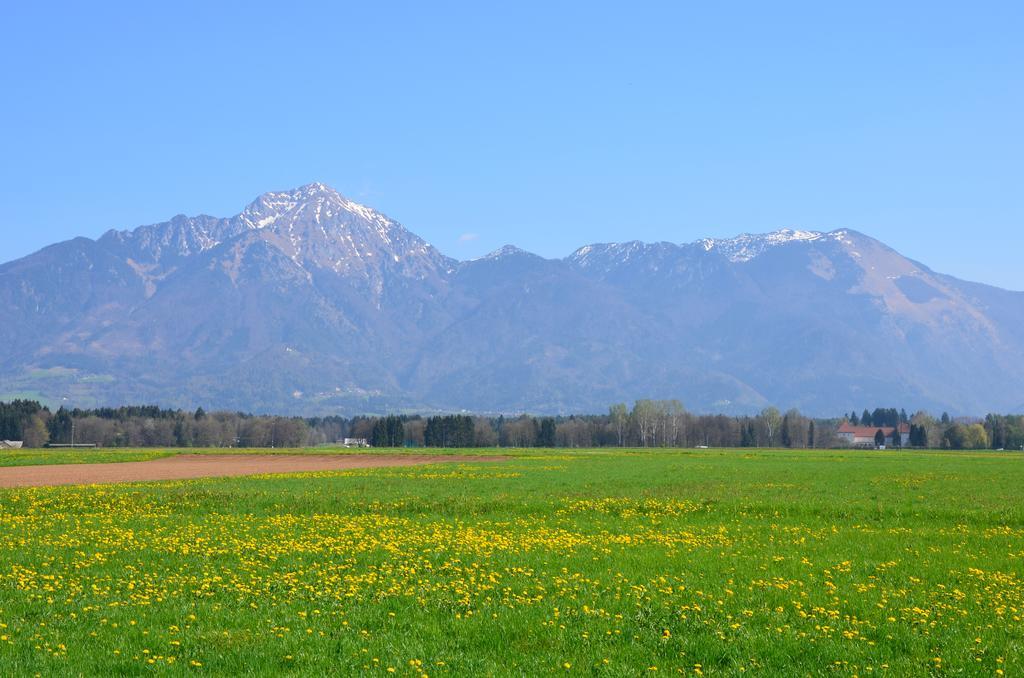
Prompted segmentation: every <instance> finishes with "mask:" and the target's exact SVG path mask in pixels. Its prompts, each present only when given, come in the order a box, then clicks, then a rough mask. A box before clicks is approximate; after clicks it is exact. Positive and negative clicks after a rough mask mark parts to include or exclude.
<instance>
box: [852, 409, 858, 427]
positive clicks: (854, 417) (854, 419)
mask: <svg viewBox="0 0 1024 678" xmlns="http://www.w3.org/2000/svg"><path fill="white" fill-rule="evenodd" d="M850 424H852V425H853V426H860V417H858V416H857V412H856V411H853V412H850Z"/></svg>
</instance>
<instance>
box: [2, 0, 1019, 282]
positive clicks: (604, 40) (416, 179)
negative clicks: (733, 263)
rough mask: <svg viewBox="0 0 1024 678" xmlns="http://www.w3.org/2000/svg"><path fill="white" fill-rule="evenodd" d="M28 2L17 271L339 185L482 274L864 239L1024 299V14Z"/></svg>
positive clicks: (6, 166) (742, 7)
mask: <svg viewBox="0 0 1024 678" xmlns="http://www.w3.org/2000/svg"><path fill="white" fill-rule="evenodd" d="M488 4H494V3H463V4H453V3H444V2H431V3H413V2H410V3H389V2H381V3H359V4H358V5H356V4H351V5H345V4H342V3H324V4H314V3H301V2H296V3H289V4H288V5H284V4H281V3H277V4H276V5H271V4H261V3H226V2H225V3H195V4H191V3H185V2H175V3H159V4H158V3H125V4H118V3H106V4H104V5H103V6H102V7H92V6H89V5H87V4H85V3H74V4H72V3H68V4H67V5H63V4H60V3H58V4H51V5H46V6H44V5H42V4H39V3H17V4H9V5H8V6H7V7H6V8H5V10H4V20H3V22H2V24H0V64H2V66H0V69H2V71H0V72H2V81H0V102H2V105H0V157H2V158H3V160H2V163H0V201H2V204H3V208H2V211H0V260H9V259H13V258H16V257H18V256H22V255H24V254H27V253H29V252H31V251H33V250H35V249H38V248H39V247H42V246H44V245H46V244H49V243H51V242H54V241H57V240H61V239H65V238H69V237H72V236H76V235H85V236H89V237H96V236H98V235H99V234H101V233H102V232H103V231H105V230H106V229H108V228H112V227H117V228H127V227H132V226H135V225H139V224H143V223H152V222H157V221H163V220H165V219H167V218H169V217H171V216H172V215H174V214H177V213H187V214H195V213H200V212H205V213H209V214H215V215H218V216H228V215H232V214H235V213H237V212H238V211H239V210H240V209H241V208H242V207H243V206H244V205H245V204H246V203H247V202H249V201H250V200H251V199H252V198H254V197H255V196H256V195H258V194H259V193H262V192H264V191H267V190H275V189H283V188H290V187H294V186H298V185H301V184H304V183H308V182H311V181H323V182H325V183H328V184H330V185H332V186H334V187H335V188H337V189H338V190H339V191H341V192H342V193H344V194H346V195H347V196H349V197H350V198H352V199H355V200H358V201H361V202H364V203H366V204H369V205H371V206H373V207H375V208H377V209H380V210H381V211H383V212H385V213H387V214H388V215H390V216H392V217H393V218H396V219H398V220H399V221H401V222H402V223H404V224H405V225H406V226H407V227H408V228H410V229H411V230H413V231H414V232H416V233H418V234H419V235H421V236H423V237H424V238H426V239H427V240H429V241H430V242H432V243H434V244H435V245H437V246H438V247H439V248H440V249H441V250H442V251H444V252H445V253H446V254H449V255H451V256H455V257H458V258H471V257H474V256H479V255H481V254H483V253H486V252H488V251H490V250H492V249H495V248H497V247H499V246H500V245H502V244H505V243H514V244H516V245H519V246H521V247H523V248H526V249H529V250H532V251H535V252H537V253H539V254H542V255H545V256H551V257H554V256H564V255H566V254H568V253H569V252H571V251H572V250H574V249H575V248H576V247H578V246H580V245H583V244H586V243H590V242H606V241H622V240H630V239H642V240H647V241H655V240H669V241H674V242H688V241H692V240H695V239H697V238H700V237H705V236H715V237H717V236H730V235H735V234H737V233H741V232H745V231H749V232H761V231H768V230H773V229H776V228H780V227H797V228H807V229H821V230H826V229H832V228H840V227H845V228H855V229H858V230H861V231H864V232H865V233H868V234H870V235H873V236H875V237H878V238H880V239H882V240H884V241H885V242H887V243H889V244H890V245H892V246H894V247H896V248H897V249H898V250H900V251H902V252H903V253H905V254H907V255H908V256H911V257H913V258H915V259H918V260H920V261H922V262H924V263H926V264H928V265H930V266H932V267H933V268H935V269H937V270H939V271H943V272H948V273H953V274H955V275H958V276H960V277H964V278H968V279H972V280H980V281H984V282H989V283H993V284H997V285H1001V286H1004V287H1009V288H1013V289H1019V290H1024V267H1022V266H1020V259H1021V252H1022V249H1024V190H1022V189H1024V160H1022V158H1024V130H1022V121H1024V39H1022V38H1021V36H1022V35H1024V5H1022V4H1021V3H1019V2H1006V3H984V2H979V3H941V2H940V3H935V2H929V3H915V2H905V3H891V2H885V3H821V2H813V3H804V4H799V3H792V4H791V3H749V4H747V3H680V2H670V3H628V4H627V3H620V4H617V5H612V4H604V3H582V2H581V3H550V2H546V3H527V2H523V3H504V4H503V5H501V6H487V5H488Z"/></svg>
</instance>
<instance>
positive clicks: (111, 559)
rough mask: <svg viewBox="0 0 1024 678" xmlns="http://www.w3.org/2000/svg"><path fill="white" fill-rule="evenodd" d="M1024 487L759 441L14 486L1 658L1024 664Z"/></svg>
mask: <svg viewBox="0 0 1024 678" xmlns="http://www.w3.org/2000/svg"><path fill="white" fill-rule="evenodd" d="M1022 495H1024V457H1022V456H1020V455H1014V454H1009V453H1007V454H995V453H976V454H975V453H907V452H903V453H894V452H821V451H814V452H806V451H752V450H744V451H723V450H699V451H697V450H689V451H677V452H657V453H643V452H609V451H601V452H600V453H596V454H587V453H581V452H577V453H574V454H563V453H561V452H548V453H546V454H542V455H535V456H528V457H527V456H524V457H516V458H513V459H510V460H508V461H505V462H501V463H486V464H484V463H458V464H451V465H438V466H420V467H404V468H403V467H391V468H383V469H367V470H352V471H347V472H341V473H316V474H303V475H301V476H267V477H259V478H229V479H215V480H202V481H188V482H173V483H152V484H136V485H121V486H103V487H99V486H93V487H78V488H34V489H19V490H5V491H0V674H2V675H32V674H35V673H40V674H43V675H69V674H75V675H77V674H86V675H141V674H148V673H159V674H171V675H178V674H196V675H202V674H213V675H273V674H291V675H352V674H362V673H366V674H369V675H382V676H386V675H392V673H390V672H389V671H388V668H392V669H394V675H421V674H424V673H425V674H429V675H431V676H435V675H459V676H464V675H527V676H532V675H541V674H549V673H561V674H566V675H640V674H645V675H659V674H665V673H676V672H677V671H683V672H685V673H688V674H690V675H693V674H695V672H696V670H699V671H700V672H701V673H703V674H704V675H737V674H740V673H745V674H751V675H768V676H779V675H784V676H789V675H822V676H850V675H859V676H868V675H891V676H908V675H910V676H914V675H921V676H926V675H951V676H952V675H967V676H975V675H998V674H997V672H998V671H1003V672H1005V675H1010V676H1013V675H1020V674H1021V672H1022V671H1024V640H1022V638H1024V633H1022V632H1024V622H1022V615H1024V581H1022V579H1024V502H1022V498H1024V497H1022ZM171 658H173V660H172V659H171ZM566 666H568V668H566ZM653 667H657V672H656V673H655V672H654V671H653V670H652V669H653Z"/></svg>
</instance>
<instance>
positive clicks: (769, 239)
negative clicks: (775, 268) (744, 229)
mask: <svg viewBox="0 0 1024 678" xmlns="http://www.w3.org/2000/svg"><path fill="white" fill-rule="evenodd" d="M830 235H831V234H828V233H822V232H820V231H803V230H794V229H791V228H783V229H780V230H778V231H772V232H771V233H762V234H752V233H744V234H742V235H738V236H736V237H735V238H723V239H716V238H704V239H702V240H698V241H697V243H696V244H698V245H700V246H702V247H703V248H704V250H705V251H706V252H710V251H712V250H716V251H718V252H721V253H722V254H723V255H724V256H725V257H726V258H727V259H728V260H729V261H731V262H733V263H743V262H747V261H750V260H752V259H755V258H756V257H758V256H760V255H761V254H763V253H764V252H765V251H767V250H768V249H770V248H772V247H778V246H779V245H786V244H788V243H792V242H814V241H817V240H821V239H823V238H827V237H829V236H830Z"/></svg>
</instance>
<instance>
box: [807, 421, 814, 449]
mask: <svg viewBox="0 0 1024 678" xmlns="http://www.w3.org/2000/svg"><path fill="white" fill-rule="evenodd" d="M807 447H809V448H810V449H812V450H813V449H814V420H813V419H812V420H811V423H810V424H808V425H807Z"/></svg>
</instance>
